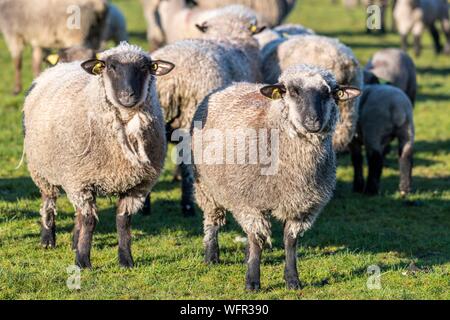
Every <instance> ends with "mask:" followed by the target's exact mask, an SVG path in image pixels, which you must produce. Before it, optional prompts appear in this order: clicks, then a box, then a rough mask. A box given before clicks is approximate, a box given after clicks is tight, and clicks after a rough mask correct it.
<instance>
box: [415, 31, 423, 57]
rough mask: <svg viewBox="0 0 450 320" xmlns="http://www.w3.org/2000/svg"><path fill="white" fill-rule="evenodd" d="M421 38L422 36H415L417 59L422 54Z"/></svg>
mask: <svg viewBox="0 0 450 320" xmlns="http://www.w3.org/2000/svg"><path fill="white" fill-rule="evenodd" d="M420 37H421V36H420V35H415V36H414V54H415V55H416V57H419V56H420V54H421V53H422V44H421V42H420Z"/></svg>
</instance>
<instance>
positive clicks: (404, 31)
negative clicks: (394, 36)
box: [394, 0, 450, 56]
mask: <svg viewBox="0 0 450 320" xmlns="http://www.w3.org/2000/svg"><path fill="white" fill-rule="evenodd" d="M394 18H395V22H396V25H397V30H398V33H399V34H400V36H401V41H402V49H403V50H405V51H406V50H407V49H408V34H409V33H410V32H412V34H413V37H414V53H415V55H416V56H419V55H420V53H421V50H422V44H421V37H422V33H423V31H424V29H425V28H428V29H429V30H430V33H431V36H432V37H433V41H434V48H435V51H436V53H440V52H441V51H442V45H441V43H440V40H439V32H438V30H437V28H436V25H435V23H436V22H440V23H441V25H442V31H443V33H444V34H445V37H446V44H445V49H444V52H445V53H446V54H450V21H449V14H448V2H447V0H420V1H417V0H397V3H396V5H395V8H394Z"/></svg>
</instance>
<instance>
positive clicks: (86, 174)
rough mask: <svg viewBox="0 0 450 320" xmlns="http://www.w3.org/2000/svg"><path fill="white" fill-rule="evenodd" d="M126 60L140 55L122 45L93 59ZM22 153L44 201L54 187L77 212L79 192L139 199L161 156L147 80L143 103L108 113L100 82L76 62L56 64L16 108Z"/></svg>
mask: <svg viewBox="0 0 450 320" xmlns="http://www.w3.org/2000/svg"><path fill="white" fill-rule="evenodd" d="M119 53H120V55H119V56H120V59H121V60H122V61H125V60H126V61H131V62H132V61H133V60H134V59H136V58H137V57H138V56H139V55H142V54H146V53H144V52H143V51H141V50H140V49H139V48H137V47H134V46H130V45H127V44H125V45H124V44H123V45H121V46H119V47H116V48H113V49H111V50H109V51H106V52H104V53H103V54H102V56H101V57H100V58H101V59H105V58H106V57H107V56H109V55H113V54H119ZM24 123H25V129H26V135H25V153H26V157H27V160H28V167H29V170H30V172H31V175H32V178H33V180H34V181H35V182H36V184H37V185H38V186H39V188H40V189H41V191H42V192H43V193H44V194H46V195H53V194H54V192H55V187H57V186H58V187H59V186H60V187H62V188H63V189H64V190H65V191H66V193H67V194H68V196H69V198H70V199H71V201H72V202H73V203H74V204H75V205H77V201H81V200H80V199H79V197H80V194H81V193H83V192H94V193H95V192H97V193H103V194H120V193H127V192H128V191H130V190H134V189H139V191H140V192H142V193H143V194H145V192H146V191H145V190H147V192H148V191H149V190H150V188H151V187H152V186H153V185H154V184H155V182H156V180H157V178H158V176H159V174H160V172H161V169H162V167H163V162H164V155H165V151H166V141H165V131H164V121H163V117H162V112H161V110H160V106H159V103H158V100H157V95H156V89H155V79H154V77H153V76H152V77H151V80H150V85H149V92H148V94H147V98H146V100H145V102H144V103H143V104H142V105H141V106H139V107H135V108H133V109H132V110H128V109H125V108H118V107H115V106H113V105H112V104H111V102H109V100H108V99H107V96H106V91H105V86H104V79H103V76H93V75H89V74H88V73H86V72H85V71H84V70H83V69H82V68H81V66H80V63H79V62H74V63H68V64H59V65H57V66H55V67H53V68H50V69H48V70H47V71H45V72H44V73H43V74H42V75H41V76H40V77H39V78H37V79H36V80H35V82H34V84H33V87H32V89H31V91H30V93H29V95H28V96H27V98H26V100H25V105H24Z"/></svg>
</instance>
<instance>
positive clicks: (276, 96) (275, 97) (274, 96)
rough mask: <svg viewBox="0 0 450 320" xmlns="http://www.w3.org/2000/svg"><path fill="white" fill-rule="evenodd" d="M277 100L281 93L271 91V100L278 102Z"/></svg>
mask: <svg viewBox="0 0 450 320" xmlns="http://www.w3.org/2000/svg"><path fill="white" fill-rule="evenodd" d="M278 99H281V92H280V89H278V88H275V89H273V91H272V100H278Z"/></svg>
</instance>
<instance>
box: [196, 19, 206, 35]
mask: <svg viewBox="0 0 450 320" xmlns="http://www.w3.org/2000/svg"><path fill="white" fill-rule="evenodd" d="M195 26H196V27H197V29H198V30H200V31H201V32H203V33H206V31H208V23H207V22H206V21H205V22H203V23H202V24H195Z"/></svg>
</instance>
